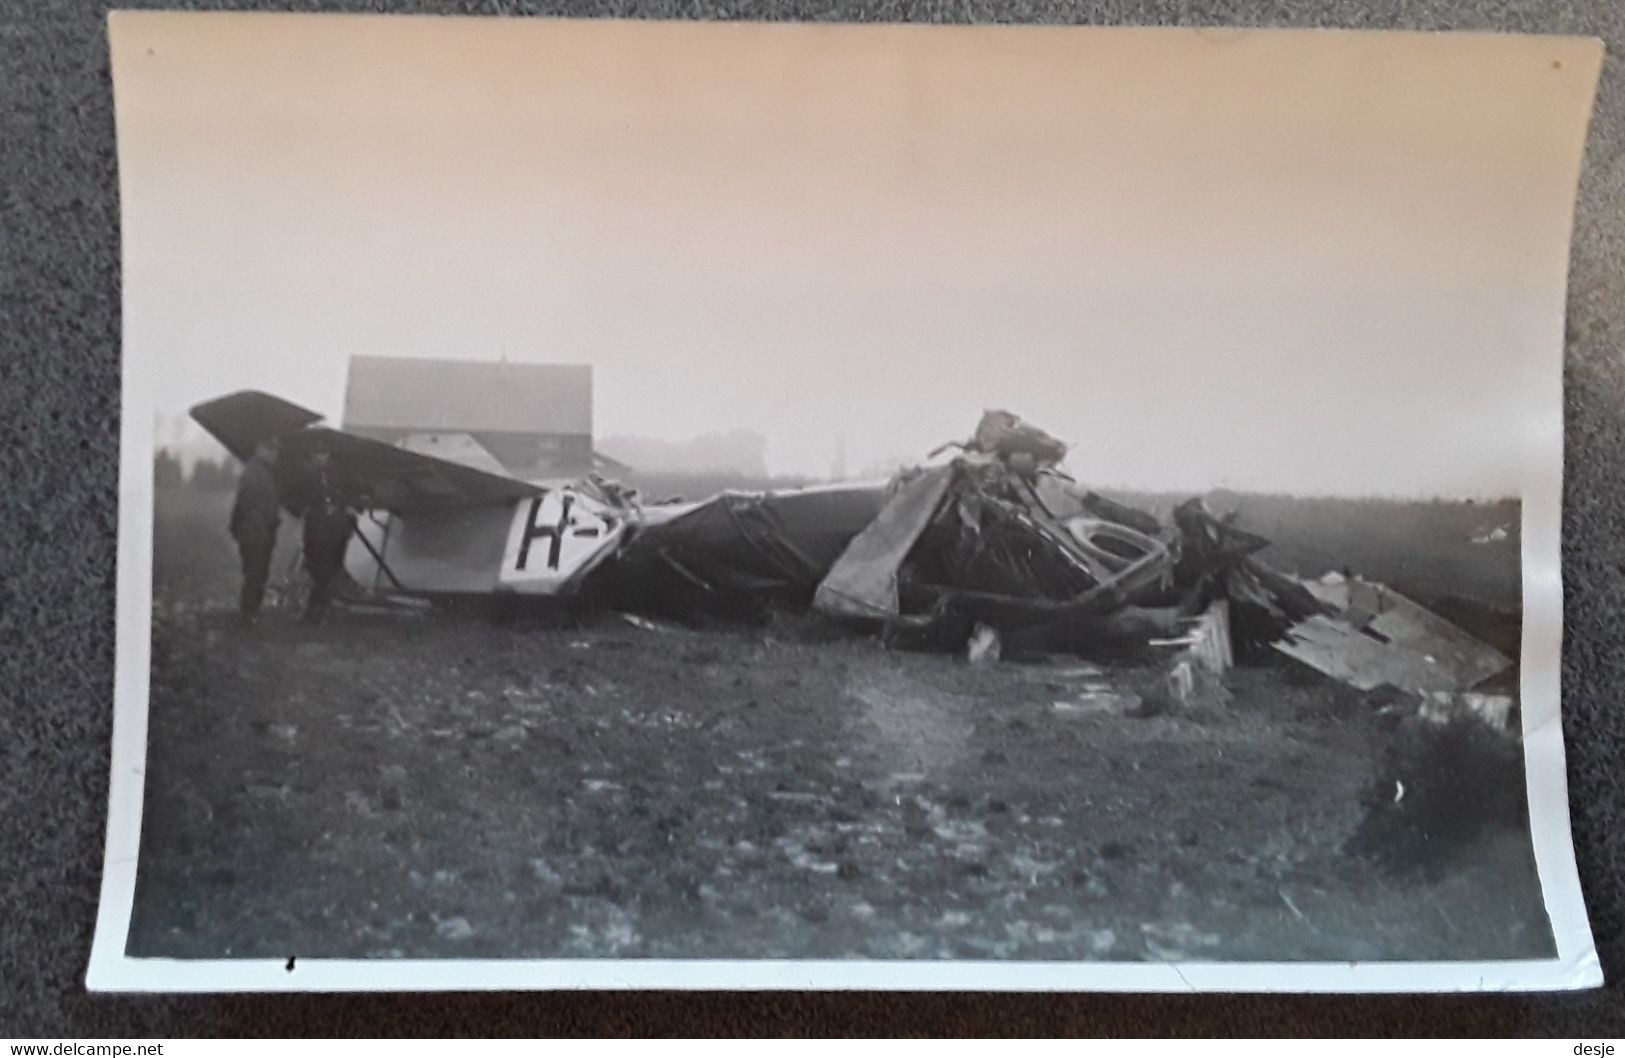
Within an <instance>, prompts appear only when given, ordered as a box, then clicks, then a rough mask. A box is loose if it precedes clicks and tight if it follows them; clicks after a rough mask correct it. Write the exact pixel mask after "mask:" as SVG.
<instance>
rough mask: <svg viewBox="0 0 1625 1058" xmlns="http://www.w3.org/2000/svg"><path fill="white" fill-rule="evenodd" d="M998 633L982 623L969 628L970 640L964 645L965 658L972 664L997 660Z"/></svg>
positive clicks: (982, 663) (998, 652)
mask: <svg viewBox="0 0 1625 1058" xmlns="http://www.w3.org/2000/svg"><path fill="white" fill-rule="evenodd" d="M999 654H1000V649H999V633H998V632H997V631H995V630H994V629H992V628H990V627H988V626H987V625H984V624H979V625H977V626H976V627H975V628H974V629H972V630H971V634H970V642H969V643H968V644H966V647H965V659H966V660H967V661H969V662H970V663H971V664H972V665H985V664H988V663H990V662H996V661H998V660H999Z"/></svg>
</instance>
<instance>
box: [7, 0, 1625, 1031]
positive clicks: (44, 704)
mask: <svg viewBox="0 0 1625 1058" xmlns="http://www.w3.org/2000/svg"><path fill="white" fill-rule="evenodd" d="M129 6H164V5H147V4H138V3H132V4H130V5H129ZM177 6H186V7H199V8H202V7H210V6H219V7H233V6H239V5H231V4H224V5H209V4H187V3H178V4H177ZM240 6H242V7H243V8H258V7H265V8H271V7H274V6H276V5H274V4H272V3H264V4H260V3H245V4H242V5H240ZM286 6H288V7H290V8H293V9H296V10H379V11H382V10H392V11H415V12H434V13H444V14H454V13H458V14H461V13H467V14H549V15H577V16H608V15H619V16H630V17H644V18H656V17H668V18H698V19H739V18H753V19H755V18H760V19H802V20H845V21H920V22H973V21H974V22H1056V23H1090V24H1183V25H1199V24H1205V25H1212V24H1221V25H1237V24H1239V25H1248V26H1343V27H1358V28H1383V29H1387V28H1414V29H1472V30H1505V31H1523V32H1541V33H1574V34H1587V35H1594V36H1600V37H1602V38H1603V39H1604V40H1606V41H1607V43H1608V46H1609V49H1610V52H1609V56H1608V59H1607V65H1606V68H1605V71H1604V74H1603V83H1602V88H1601V92H1600V95H1599V97H1598V103H1597V113H1596V118H1595V120H1594V123H1593V128H1592V133H1591V139H1590V142H1589V144H1588V147H1587V157H1586V165H1585V174H1584V177H1583V179H1582V183H1581V189H1580V204H1579V211H1578V216H1577V224H1576V230H1575V240H1574V250H1573V258H1572V262H1573V263H1572V272H1571V277H1570V283H1571V286H1570V296H1569V347H1568V356H1567V364H1566V369H1565V380H1566V384H1567V398H1566V405H1567V415H1568V435H1567V436H1568V442H1567V448H1568V453H1567V463H1568V481H1567V489H1566V503H1565V511H1564V519H1563V530H1564V550H1563V568H1564V575H1565V581H1566V585H1567V587H1566V617H1567V625H1568V635H1567V642H1566V645H1565V649H1564V654H1563V683H1564V698H1563V710H1564V728H1565V731H1566V733H1567V737H1568V746H1569V781H1570V783H1571V786H1572V795H1571V796H1572V803H1573V814H1574V831H1575V845H1576V850H1577V852H1578V855H1579V862H1580V873H1581V877H1582V878H1583V879H1584V884H1585V890H1586V897H1587V901H1588V904H1589V906H1590V909H1591V915H1592V923H1593V927H1594V928H1595V930H1596V933H1597V941H1598V946H1599V948H1600V950H1601V953H1602V958H1603V964H1604V967H1605V969H1606V971H1607V972H1608V976H1609V980H1610V982H1611V985H1610V986H1609V988H1607V989H1606V990H1601V991H1594V992H1590V993H1585V994H1581V995H1568V996H1563V995H1560V996H1502V997H1494V996H1465V997H1431V998H1429V997H1365V998H1361V997H1354V998H1283V997H1275V998H1269V997H1222V996H1209V997H1184V996H1178V997H1132V996H1130V997H1124V996H1053V997H1050V996H976V995H845V996H843V995H830V994H812V995H807V994H794V993H790V994H748V995H739V994H733V995H682V994H672V993H658V994H642V995H637V994H568V995H566V994H559V995H487V996H459V995H453V996H388V997H344V996H323V997H295V996H269V997H228V998H215V997H178V998H169V997H141V998H135V997H129V998H126V997H110V996H91V995H88V994H87V993H86V992H85V991H84V987H83V983H82V981H83V975H84V969H85V963H86V959H87V957H88V954H89V950H90V938H91V929H92V924H93V922H94V919H95V912H96V898H97V889H98V886H99V884H100V877H101V855H102V837H103V835H102V826H103V818H104V817H103V811H104V804H105V799H106V795H107V766H108V744H109V736H110V733H111V726H112V711H111V708H110V706H111V700H112V673H113V605H114V600H113V585H114V555H115V541H116V525H117V518H116V503H117V496H118V492H117V485H118V482H117V472H118V432H119V373H118V372H119V272H118V248H119V245H118V222H119V206H118V194H117V190H118V189H117V168H116V164H115V154H114V141H113V109H112V97H111V85H110V83H109V78H108V71H107V44H106V33H105V23H104V15H105V8H104V7H103V6H102V5H101V4H100V3H98V2H95V0H50V2H45V0H0V225H3V226H0V760H3V762H4V765H3V770H0V893H3V897H0V1035H16V1034H22V1035H41V1036H76V1037H87V1036H138V1035H162V1036H192V1035H204V1034H233V1035H261V1034H275V1035H318V1034H319V1035H341V1036H342V1035H352V1034H364V1035H379V1034H392V1033H411V1034H430V1033H434V1034H454V1035H456V1034H490V1035H510V1034H520V1035H540V1034H555V1033H556V1034H576V1033H595V1034H624V1033H634V1032H636V1033H647V1034H667V1033H694V1034H716V1033H739V1032H754V1033H763V1034H787V1033H794V1034H823V1033H836V1032H839V1033H852V1034H872V1033H887V1034H903V1035H912V1034H937V1033H950V1032H951V1033H959V1034H978V1035H981V1034H1011V1033H1031V1034H1135V1035H1145V1034H1169V1033H1171V1034H1182V1035H1207V1034H1221V1033H1249V1034H1262V1035H1285V1034H1307V1033H1316V1034H1330V1035H1356V1034H1366V1033H1403V1034H1408V1035H1409V1034H1448V1035H1507V1034H1517V1033H1532V1034H1542V1035H1558V1036H1582V1035H1588V1036H1596V1035H1613V1036H1619V1035H1622V1034H1625V987H1622V986H1621V984H1620V980H1621V978H1622V977H1625V932H1622V922H1621V919H1622V916H1625V907H1622V901H1621V888H1622V885H1625V869H1622V866H1625V865H1622V855H1625V854H1622V847H1625V844H1622V840H1621V831H1622V827H1621V821H1622V819H1625V803H1622V795H1621V783H1620V782H1619V780H1620V778H1621V777H1622V776H1625V711H1622V710H1621V707H1620V703H1619V701H1618V694H1617V689H1618V687H1619V686H1620V682H1621V677H1622V675H1625V652H1622V651H1621V650H1620V648H1619V646H1618V644H1619V640H1618V639H1617V638H1616V636H1617V635H1618V622H1619V618H1620V617H1621V615H1625V542H1622V541H1625V538H1622V534H1621V529H1622V528H1625V462H1622V461H1621V459H1620V455H1621V453H1622V451H1625V443H1622V442H1625V360H1622V358H1621V350H1620V348H1619V344H1620V343H1619V337H1620V335H1621V333H1622V329H1625V213H1622V207H1625V198H1622V196H1621V191H1622V190H1625V64H1622V57H1621V53H1625V4H1622V3H1620V0H1547V2H1542V0H1421V2H1416V3H1406V2H1404V0H1318V2H1306V3H1285V2H1278V3H1267V2H1253V3H1248V2H1241V0H1236V2H1231V3H1226V2H1222V0H1199V2H1195V3H1181V2H1180V0H1146V2H1142V3H1132V2H1118V3H1087V4H1085V3H1078V4H1068V3H1065V2H1064V0H920V2H911V0H867V2H866V0H771V2H764V3H758V4H749V3H741V2H739V0H649V2H647V3H638V2H636V0H606V2H602V3H594V2H591V0H587V2H569V0H560V2H556V3H547V4H544V5H535V4H529V3H518V4H511V3H504V2H502V0H491V2H488V3H479V2H475V0H443V2H440V3H414V4H400V5H388V4H376V3H375V4H367V3H340V4H332V3H307V4H296V3H289V4H288V5H286ZM1170 311H1177V306H1170Z"/></svg>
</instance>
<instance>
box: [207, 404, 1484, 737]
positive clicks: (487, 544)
mask: <svg viewBox="0 0 1625 1058" xmlns="http://www.w3.org/2000/svg"><path fill="white" fill-rule="evenodd" d="M192 416H193V418H194V419H195V420H196V421H197V422H198V423H199V424H200V425H201V426H202V427H203V428H204V429H206V430H207V431H208V432H209V433H210V434H212V435H213V436H214V437H215V438H216V439H217V440H218V441H220V442H221V443H222V444H223V445H224V446H225V447H226V448H227V449H228V450H229V451H230V452H231V453H232V454H233V455H234V456H236V457H237V458H238V459H242V460H247V459H248V458H249V457H250V456H251V455H252V454H253V452H254V449H255V447H256V446H257V445H258V444H259V443H261V442H263V441H267V440H275V441H276V442H277V443H278V445H279V448H280V452H281V455H280V458H279V459H278V462H277V468H276V474H277V477H278V480H279V484H280V485H282V486H283V487H284V495H287V494H288V492H287V489H289V488H291V487H292V486H293V485H294V483H295V480H296V476H297V475H298V474H299V473H300V472H301V468H302V467H303V466H304V465H305V463H306V462H307V460H308V455H309V452H310V450H311V449H312V448H313V447H315V446H317V445H320V446H323V447H325V448H326V449H327V450H328V451H330V452H331V454H332V459H333V462H334V464H335V465H337V466H338V467H339V469H340V470H341V471H342V472H343V473H344V474H345V475H346V476H347V477H348V478H349V479H350V481H351V482H352V483H353V485H354V492H355V496H354V500H355V505H356V506H357V508H358V509H361V510H363V511H365V512H367V515H366V517H364V518H362V519H361V521H360V527H359V528H358V530H357V537H358V538H359V544H360V546H359V547H356V546H352V547H351V548H350V552H349V560H348V561H349V565H348V572H349V573H350V576H351V577H352V578H353V580H354V582H355V585H356V586H358V587H359V589H360V590H361V591H362V592H363V593H365V594H368V595H371V596H374V597H390V596H394V597H401V596H405V597H412V598H417V599H427V600H430V601H450V600H458V599H468V598H470V597H493V596H496V597H507V598H513V599H524V598H534V597H552V598H574V599H579V600H585V601H589V602H592V603H594V604H598V605H605V606H609V607H612V608H614V609H618V610H623V611H628V612H633V613H639V614H648V615H656V616H673V617H678V618H683V617H689V616H694V615H700V614H705V615H712V616H720V617H747V616H752V615H760V614H762V613H765V612H767V611H770V610H772V609H775V608H803V609H804V608H811V609H814V610H816V611H818V612H821V613H823V614H826V615H829V616H830V617H832V618H836V619H839V620H842V621H846V622H853V623H857V624H860V625H863V626H866V627H870V628H873V629H876V630H879V631H880V632H881V633H882V634H884V635H885V636H886V637H888V639H889V640H890V641H892V642H894V643H897V644H899V645H902V646H912V647H919V648H934V649H944V650H954V651H956V652H958V651H968V652H969V654H970V656H971V657H972V658H973V659H981V658H985V657H987V656H989V655H990V654H991V655H992V656H995V657H996V656H998V654H999V653H1000V652H1002V653H1003V654H1004V655H1005V656H1007V657H1010V656H1018V655H1021V654H1024V653H1025V654H1058V653H1064V654H1075V655H1079V656H1082V657H1085V658H1088V659H1091V660H1097V661H1102V660H1108V659H1118V658H1125V657H1133V656H1137V655H1139V656H1143V655H1146V654H1148V653H1154V652H1156V651H1164V652H1170V651H1171V652H1172V653H1173V655H1174V657H1175V659H1176V660H1175V663H1174V664H1173V666H1172V669H1171V674H1170V679H1171V681H1172V682H1173V683H1174V684H1175V685H1176V693H1177V694H1180V695H1185V694H1189V693H1191V691H1192V689H1193V688H1194V687H1196V686H1198V685H1199V684H1200V683H1201V682H1202V681H1203V680H1211V678H1212V676H1213V675H1215V674H1217V673H1222V672H1223V671H1224V670H1225V669H1226V668H1228V667H1229V666H1230V664H1231V663H1232V661H1233V660H1234V659H1240V660H1247V661H1252V660H1262V659H1264V658H1267V657H1268V656H1270V655H1271V654H1272V653H1273V654H1277V655H1286V656H1288V657H1291V658H1294V659H1296V660H1298V661H1300V662H1302V663H1304V664H1306V665H1309V666H1311V667H1312V668H1314V669H1317V670H1319V671H1320V672H1321V673H1323V674H1325V675H1327V676H1329V677H1331V678H1333V679H1336V680H1339V681H1341V682H1343V683H1346V684H1349V685H1351V686H1353V687H1356V688H1358V689H1360V690H1366V691H1369V690H1374V689H1377V688H1379V687H1383V686H1392V687H1394V688H1398V689H1399V690H1401V691H1404V692H1407V693H1408V695H1410V696H1411V697H1413V698H1414V699H1416V700H1417V701H1419V702H1421V703H1422V705H1421V709H1420V713H1421V715H1423V716H1429V717H1433V718H1435V719H1443V718H1447V717H1449V716H1452V715H1456V714H1458V713H1470V714H1471V715H1473V716H1475V718H1477V719H1480V720H1483V721H1484V722H1485V723H1487V724H1490V725H1491V726H1493V727H1495V728H1497V729H1499V730H1501V731H1502V732H1504V733H1508V734H1510V733H1512V732H1514V731H1515V730H1516V726H1515V719H1514V716H1513V713H1514V710H1513V709H1512V708H1511V701H1512V699H1511V698H1510V697H1507V696H1504V695H1499V694H1485V693H1480V690H1481V689H1482V687H1483V686H1484V685H1485V684H1486V683H1491V682H1492V681H1495V680H1496V679H1497V678H1498V677H1503V676H1504V675H1505V674H1507V673H1508V672H1509V670H1511V669H1512V668H1513V665H1514V663H1513V661H1512V660H1511V659H1509V658H1508V657H1506V656H1505V655H1503V654H1501V653H1500V652H1499V651H1497V650H1495V649H1493V648H1492V647H1490V646H1489V645H1488V644H1486V643H1484V642H1481V641H1480V640H1478V639H1477V638H1475V637H1474V636H1472V635H1470V634H1468V633H1467V632H1465V631H1464V630H1462V629H1461V628H1459V627H1457V626H1456V625H1454V624H1452V623H1450V622H1448V621H1446V620H1445V619H1444V618H1442V617H1440V616H1438V615H1436V614H1434V613H1432V612H1430V611H1429V610H1427V609H1425V608H1423V607H1422V606H1420V605H1418V604H1417V603H1415V602H1413V601H1411V600H1410V599H1407V598H1405V597H1404V596H1402V595H1400V594H1399V593H1397V592H1394V591H1391V590H1389V589H1387V588H1386V587H1383V586H1381V585H1377V584H1373V583H1369V582H1367V581H1364V580H1361V579H1358V578H1352V577H1343V576H1341V575H1338V574H1330V575H1328V576H1327V577H1326V578H1324V579H1322V580H1304V579H1301V578H1298V577H1295V576H1292V575H1290V574H1287V573H1284V572H1282V571H1279V570H1277V569H1275V568H1273V567H1271V566H1270V565H1268V564H1267V563H1266V562H1264V561H1263V560H1262V559H1261V558H1260V557H1259V553H1260V552H1262V551H1263V550H1265V549H1266V548H1267V547H1268V546H1269V541H1268V540H1266V539H1265V538H1264V537H1261V536H1258V535H1256V534H1253V533H1250V532H1247V531H1245V530H1243V529H1240V528H1238V527H1237V526H1236V525H1235V524H1233V523H1234V516H1233V515H1231V516H1225V517H1220V516H1217V515H1215V514H1214V513H1213V512H1212V511H1211V510H1210V509H1209V508H1208V507H1207V506H1206V505H1205V504H1204V502H1203V501H1202V500H1200V499H1192V500H1190V501H1187V502H1185V503H1183V504H1181V505H1180V506H1178V507H1177V508H1175V509H1174V511H1173V514H1172V518H1171V520H1170V521H1169V522H1166V523H1165V522H1163V521H1162V520H1159V519H1158V518H1156V517H1154V516H1152V515H1150V514H1148V513H1146V512H1144V511H1141V510H1138V509H1135V508H1133V507H1129V506H1125V505H1123V504H1120V503H1117V502H1114V501H1112V500H1110V499H1108V498H1106V497H1103V496H1100V495H1097V494H1095V493H1093V492H1090V491H1088V490H1086V489H1083V488H1081V487H1079V486H1078V485H1077V484H1076V483H1074V482H1073V481H1072V480H1071V479H1070V478H1069V477H1067V476H1066V475H1065V474H1064V473H1062V472H1061V471H1060V470H1059V469H1058V466H1059V463H1060V461H1061V459H1062V458H1063V457H1064V456H1065V454H1066V451H1067V447H1066V445H1064V444H1063V443H1061V442H1060V441H1058V440H1056V439H1055V438H1053V437H1051V436H1050V435H1049V434H1047V433H1045V432H1043V431H1042V430H1040V429H1037V428H1036V427H1034V426H1031V425H1029V424H1027V423H1025V422H1023V421H1022V420H1020V419H1019V418H1017V417H1016V416H1014V415H1011V414H1009V413H1007V412H1002V411H993V412H988V413H986V414H985V415H984V416H983V418H982V420H981V422H980V423H979V424H978V426H977V428H976V431H975V433H974V435H973V436H972V437H971V438H970V439H969V440H968V441H965V442H963V443H956V444H952V445H948V446H944V447H943V448H942V449H939V450H938V451H937V452H935V453H933V454H932V456H931V457H928V459H927V460H926V462H925V464H923V465H922V466H919V467H916V468H914V469H911V470H907V471H904V472H902V473H900V474H898V475H897V476H895V477H894V478H893V479H891V480H890V481H885V482H871V483H857V484H833V485H824V486H813V487H807V488H800V489H791V490H783V491H774V492H759V493H746V492H724V493H722V494H720V495H717V496H714V497H711V498H708V499H704V500H700V501H697V502H684V501H672V502H646V501H644V500H643V499H642V498H641V497H640V496H639V495H638V494H637V493H636V492H635V491H634V490H632V489H629V488H626V487H623V486H622V485H620V484H618V483H616V482H614V481H610V480H606V479H604V478H602V477H599V476H597V475H591V476H589V477H587V478H585V479H582V480H577V481H570V482H532V481H523V480H519V479H517V478H515V477H512V476H510V475H508V474H506V473H503V472H501V471H500V468H499V467H497V466H496V465H495V464H494V461H492V460H489V459H486V460H484V461H483V463H482V462H481V461H479V460H475V459H470V458H439V457H437V456H434V455H429V454H426V453H424V452H423V451H414V450H408V449H407V448H403V447H397V446H394V445H390V444H387V443H384V442H382V441H376V440H372V439H368V438H364V437H359V436H356V435H353V434H349V433H345V432H343V431H340V430H335V429H331V428H329V427H326V426H323V425H321V417H320V416H319V415H317V414H316V413H314V412H312V411H309V410H307V409H304V408H300V407H298V406H297V405H294V404H290V403H288V402H286V401H283V400H281V399H279V398H276V397H273V396H270V395H268V394H264V393H260V392H255V391H243V392H238V393H234V394H231V395H228V396H225V397H221V398H219V399H216V400H212V401H208V402H205V403H203V404H200V405H198V406H197V407H195V408H193V409H192ZM454 447H455V446H448V448H454ZM460 452H461V450H459V453H460Z"/></svg>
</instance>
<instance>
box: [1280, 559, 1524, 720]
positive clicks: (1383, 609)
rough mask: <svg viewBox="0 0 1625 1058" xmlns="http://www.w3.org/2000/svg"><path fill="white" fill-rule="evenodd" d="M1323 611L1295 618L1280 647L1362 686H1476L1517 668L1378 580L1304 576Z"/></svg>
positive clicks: (1454, 690) (1449, 689) (1450, 689)
mask: <svg viewBox="0 0 1625 1058" xmlns="http://www.w3.org/2000/svg"><path fill="white" fill-rule="evenodd" d="M1302 583H1303V585H1304V587H1305V589H1307V590H1308V591H1309V592H1310V593H1311V594H1313V595H1314V596H1315V598H1316V599H1317V600H1319V601H1320V602H1321V603H1322V604H1323V606H1324V607H1325V608H1326V612H1323V613H1319V614H1315V615H1313V616H1311V617H1309V618H1307V619H1305V620H1303V621H1300V622H1298V623H1297V624H1295V625H1293V626H1292V627H1291V628H1290V629H1289V630H1288V633H1287V636H1286V638H1285V639H1283V640H1282V641H1280V642H1278V643H1277V644H1276V645H1275V649H1276V650H1278V651H1280V652H1281V653H1283V654H1285V655H1286V656H1288V657H1291V658H1295V659H1297V660H1299V661H1302V662H1303V663H1304V664H1306V665H1309V666H1311V667H1312V668H1314V669H1317V670H1318V671H1320V672H1322V673H1324V674H1326V675H1327V676H1330V677H1332V678H1333V679H1336V680H1340V681H1342V682H1344V683H1347V684H1349V685H1350V686H1352V687H1355V688H1357V689H1359V690H1362V691H1369V690H1373V689H1375V688H1377V687H1378V686H1381V685H1383V684H1390V685H1392V686H1394V687H1398V688H1400V689H1401V690H1405V691H1409V692H1411V693H1413V694H1424V693H1426V692H1429V691H1444V692H1450V693H1457V692H1461V691H1467V690H1471V689H1472V688H1474V687H1476V686H1478V685H1479V684H1481V683H1483V682H1484V681H1485V680H1488V679H1490V678H1491V677H1494V676H1497V675H1499V674H1500V673H1502V672H1504V671H1506V670H1507V669H1509V668H1511V667H1512V664H1513V662H1512V660H1511V659H1510V658H1508V657H1507V656H1506V655H1504V654H1502V653H1501V652H1500V651H1498V650H1496V649H1495V648H1493V647H1491V646H1489V645H1488V644H1486V643H1483V642H1481V641H1480V640H1478V639H1475V638H1473V637H1472V636H1470V635H1468V634H1467V633H1466V632H1463V631H1462V630H1461V629H1459V628H1457V627H1456V626H1455V625H1453V624H1451V623H1450V622H1448V621H1446V620H1444V619H1443V618H1442V617H1439V616H1438V615H1437V614H1434V613H1433V612H1431V611H1429V610H1427V609H1424V608H1423V607H1422V606H1420V605H1418V604H1417V603H1415V602H1412V601H1411V600H1410V599H1408V598H1406V597H1405V596H1403V595H1401V594H1399V593H1398V592H1396V591H1394V590H1393V589H1392V588H1388V587H1386V586H1384V585H1381V584H1373V583H1370V582H1368V581H1365V580H1361V579H1359V578H1352V579H1351V578H1345V577H1343V576H1340V575H1335V574H1334V575H1330V576H1328V577H1323V578H1321V579H1320V580H1318V581H1304V582H1302Z"/></svg>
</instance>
